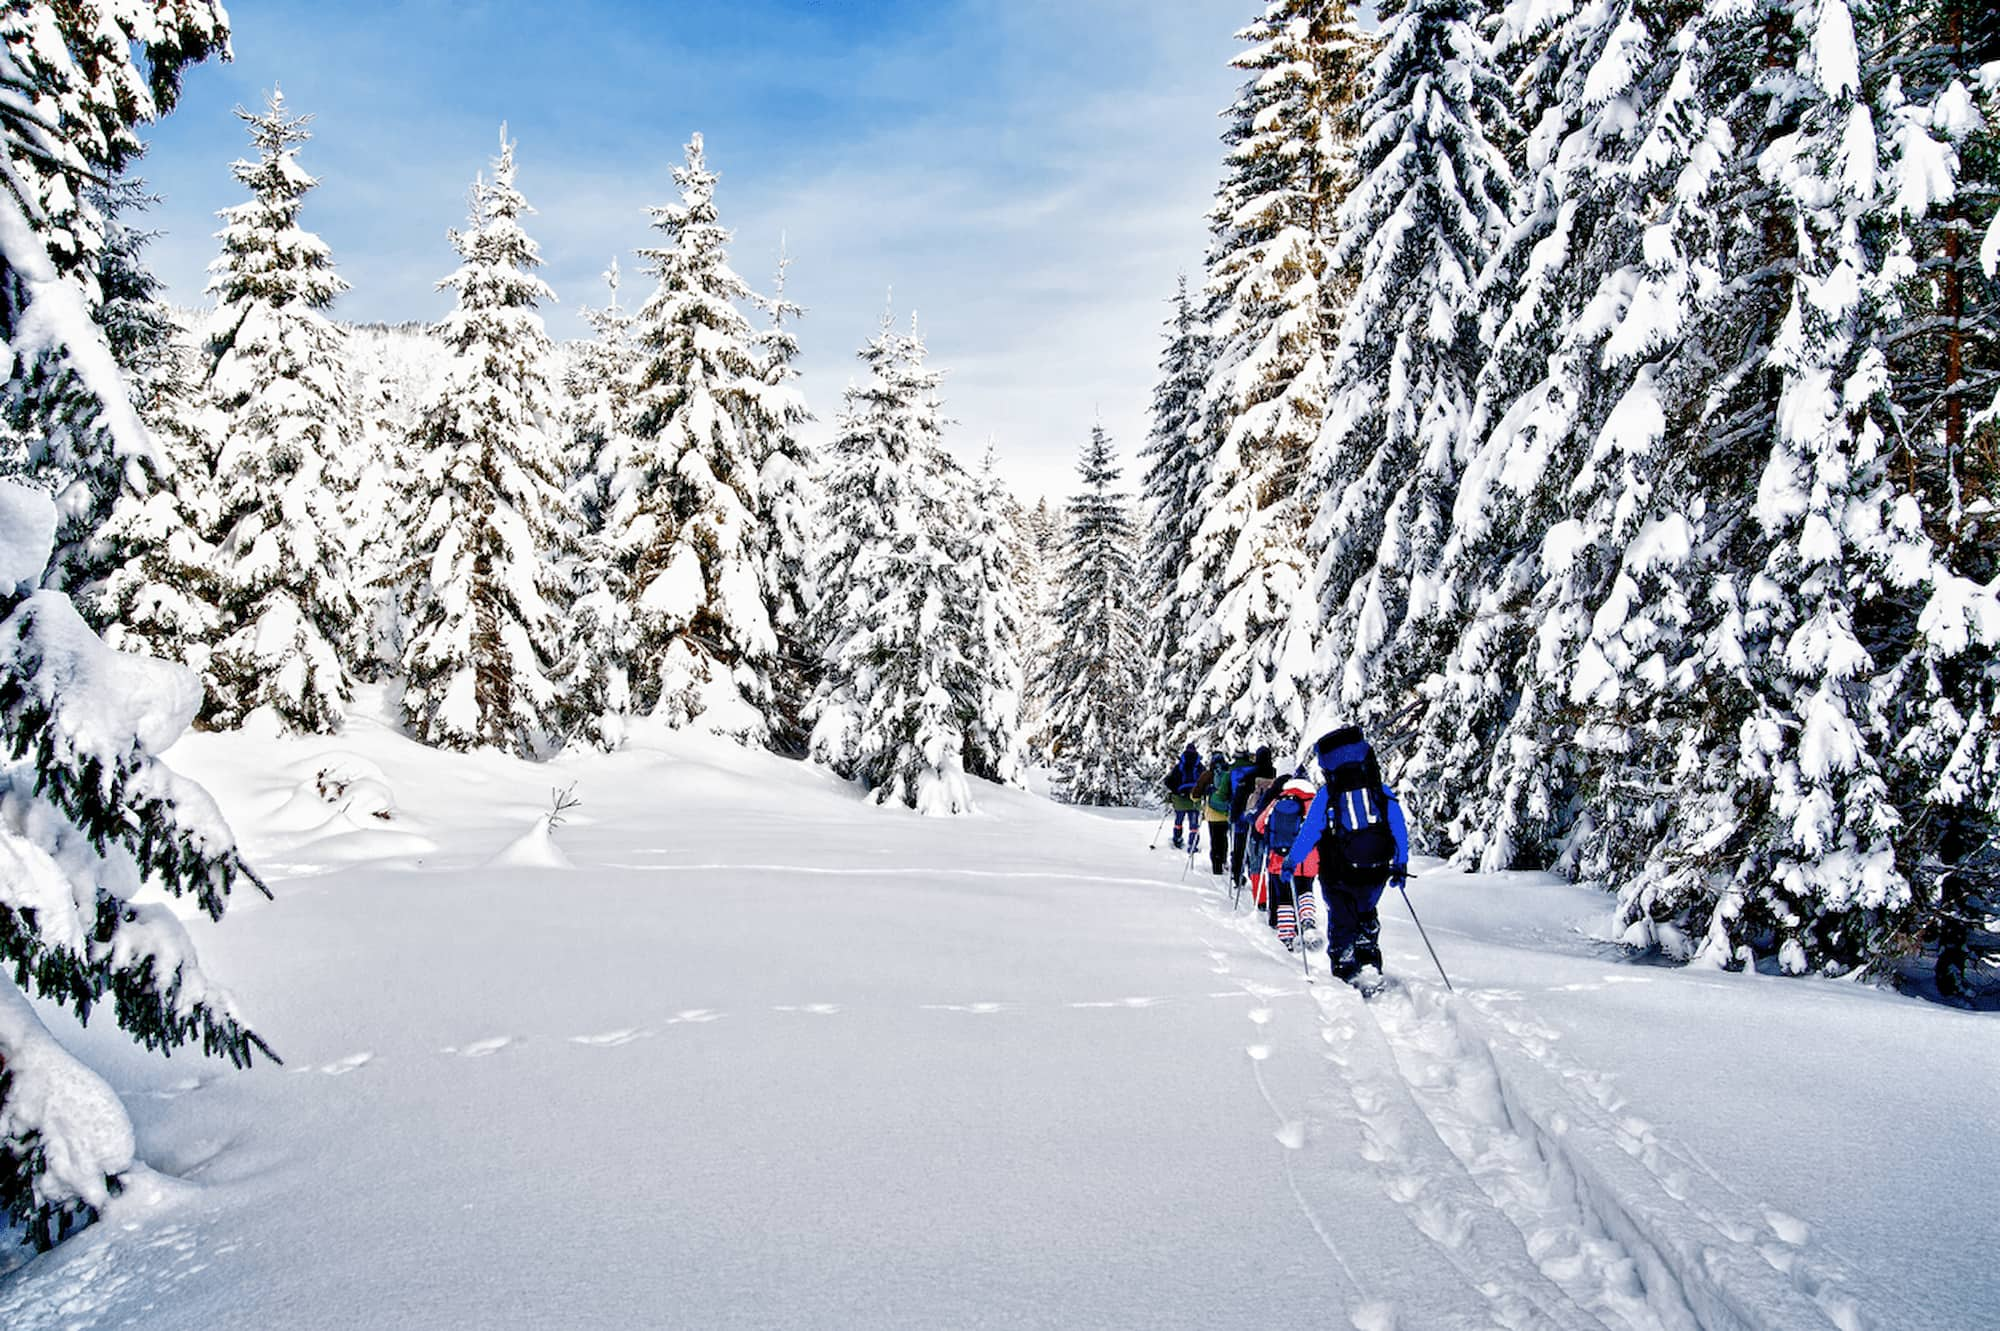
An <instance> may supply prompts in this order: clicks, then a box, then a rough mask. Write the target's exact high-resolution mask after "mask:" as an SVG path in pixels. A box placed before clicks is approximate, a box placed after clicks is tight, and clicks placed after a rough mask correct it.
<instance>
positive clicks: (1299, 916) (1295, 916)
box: [1285, 877, 1313, 984]
mask: <svg viewBox="0 0 2000 1331" xmlns="http://www.w3.org/2000/svg"><path fill="white" fill-rule="evenodd" d="M1285 892H1286V894H1287V895H1289V896H1290V897H1291V899H1292V937H1293V938H1296V939H1297V940H1298V943H1299V965H1301V966H1303V967H1304V968H1305V972H1306V983H1307V984H1311V983H1312V978H1313V961H1312V957H1313V954H1312V949H1311V948H1309V947H1307V946H1306V924H1305V915H1304V913H1303V912H1301V911H1300V910H1299V880H1298V879H1296V878H1292V877H1287V878H1286V879H1285Z"/></svg>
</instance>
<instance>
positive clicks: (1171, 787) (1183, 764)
mask: <svg viewBox="0 0 2000 1331" xmlns="http://www.w3.org/2000/svg"><path fill="white" fill-rule="evenodd" d="M1200 780H1201V755H1200V754H1199V753H1197V752H1196V751H1195V747H1194V745H1193V744H1191V743H1190V744H1189V745H1188V746H1187V747H1186V748H1185V749H1182V750H1181V756H1180V757H1179V758H1178V759H1177V760H1176V761H1175V762H1174V765H1173V766H1172V767H1169V768H1168V769H1167V778H1166V786H1167V803H1168V804H1169V805H1170V806H1171V807H1172V808H1173V811H1174V849H1175V850H1179V849H1181V848H1182V846H1183V845H1185V844H1189V843H1184V842H1183V841H1182V840H1181V835H1182V834H1181V827H1182V825H1183V824H1185V825H1186V827H1187V836H1189V837H1191V838H1192V837H1198V836H1200V835H1201V805H1200V803H1199V802H1198V801H1197V800H1196V792H1197V791H1198V790H1199V788H1200V787H1199V784H1198V783H1199V782H1200Z"/></svg>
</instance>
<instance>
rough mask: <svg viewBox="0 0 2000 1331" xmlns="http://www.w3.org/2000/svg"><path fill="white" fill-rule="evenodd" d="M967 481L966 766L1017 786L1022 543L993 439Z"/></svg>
mask: <svg viewBox="0 0 2000 1331" xmlns="http://www.w3.org/2000/svg"><path fill="white" fill-rule="evenodd" d="M968 479H969V481H970V488H969V491H968V493H967V495H966V507H967V510H968V512H967V517H968V520H969V522H970V524H971V526H970V534H971V540H970V545H971V548H970V550H969V551H968V552H967V553H966V555H965V557H964V563H965V565H966V567H967V568H968V569H969V570H970V571H971V572H972V573H973V575H974V576H973V596H974V598H975V604H974V611H973V624H974V630H975V631H974V633H973V635H972V639H971V646H970V650H969V652H968V662H967V664H968V668H969V672H970V674H971V677H972V680H973V682H974V684H975V685H976V686H977V698H978V707H977V710H976V712H975V713H974V714H973V716H972V717H971V718H970V719H969V722H968V724H967V726H966V731H965V770H966V772H967V773H968V774H969V775H971V776H977V777H983V778H985V779H986V780H988V781H997V782H1000V783H1002V784H1003V785H1018V784H1020V782H1021V779H1022V773H1023V768H1024V765H1025V757H1024V752H1023V746H1022V742H1021V696H1022V694H1023V693H1024V692H1025V690H1026V682H1025V680H1024V679H1023V674H1024V670H1025V666H1024V664H1023V657H1022V651H1021V607H1020V602H1019V600H1018V595H1017V591H1016V588H1017V586H1018V584H1019V567H1018V560H1019V559H1020V557H1021V548H1022V541H1021V537H1020V533H1019V532H1018V531H1017V530H1016V529H1015V526H1014V518H1013V513H1014V512H1015V511H1016V510H1018V509H1019V507H1020V505H1019V504H1017V503H1015V502H1014V499H1013V496H1012V495H1011V494H1009V493H1008V491H1007V487H1006V485H1005V483H1003V482H1002V481H1001V479H1000V473H999V470H998V467H997V463H996V460H995V458H994V453H993V446H992V445H991V444H988V445H987V447H986V457H985V459H984V460H983V461H982V462H981V463H980V468H979V475H978V476H977V477H972V478H968Z"/></svg>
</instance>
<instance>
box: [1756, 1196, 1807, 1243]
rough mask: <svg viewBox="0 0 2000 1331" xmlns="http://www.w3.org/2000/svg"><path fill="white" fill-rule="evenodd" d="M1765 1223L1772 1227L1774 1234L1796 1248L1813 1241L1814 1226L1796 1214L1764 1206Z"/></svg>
mask: <svg viewBox="0 0 2000 1331" xmlns="http://www.w3.org/2000/svg"><path fill="white" fill-rule="evenodd" d="M1764 1223H1765V1224H1767V1225H1769V1226H1770V1227H1771V1232H1772V1233H1773V1234H1776V1235H1777V1236H1778V1237H1779V1238H1780V1239H1782V1240H1783V1241H1784V1242H1786V1243H1789V1244H1791V1245H1792V1246H1793V1247H1795V1248H1796V1247H1799V1246H1800V1245H1802V1244H1806V1243H1810V1242H1812V1226H1811V1225H1808V1224H1807V1223H1806V1222H1805V1221H1803V1220H1801V1219H1799V1218H1798V1217H1797V1216H1795V1215H1788V1214H1786V1213H1785V1212H1783V1211H1777V1210H1773V1209H1772V1208H1771V1207H1768V1206H1767V1207H1765V1208H1764Z"/></svg>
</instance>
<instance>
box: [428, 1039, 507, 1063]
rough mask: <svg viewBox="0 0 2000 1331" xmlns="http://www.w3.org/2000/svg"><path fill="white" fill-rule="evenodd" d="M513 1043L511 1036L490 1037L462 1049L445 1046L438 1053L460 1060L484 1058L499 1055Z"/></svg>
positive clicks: (475, 1041)
mask: <svg viewBox="0 0 2000 1331" xmlns="http://www.w3.org/2000/svg"><path fill="white" fill-rule="evenodd" d="M514 1043H516V1037H514V1036H512V1035H492V1036H488V1037H487V1038H486V1039H484V1040H474V1041H473V1042H472V1043H471V1044H469V1045H465V1046H463V1047H459V1046H455V1045H446V1046H445V1047H444V1048H443V1049H441V1050H439V1051H438V1052H439V1053H443V1054H457V1055H458V1056H459V1057H460V1058H485V1057H486V1056H487V1055H489V1054H497V1053H499V1052H500V1051H501V1050H502V1049H505V1048H506V1047H507V1046H508V1045H510V1044H514Z"/></svg>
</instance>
